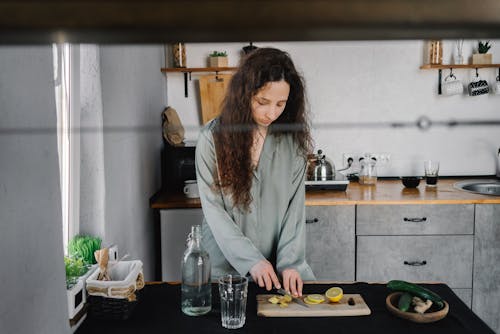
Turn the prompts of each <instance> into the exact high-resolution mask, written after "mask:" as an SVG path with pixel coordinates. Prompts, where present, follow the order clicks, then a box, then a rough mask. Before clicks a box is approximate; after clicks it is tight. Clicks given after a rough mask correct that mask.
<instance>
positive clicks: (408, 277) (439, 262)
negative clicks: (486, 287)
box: [357, 235, 474, 288]
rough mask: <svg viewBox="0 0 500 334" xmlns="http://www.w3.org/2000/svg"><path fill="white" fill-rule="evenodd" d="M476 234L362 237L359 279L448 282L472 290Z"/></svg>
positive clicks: (372, 280)
mask: <svg viewBox="0 0 500 334" xmlns="http://www.w3.org/2000/svg"><path fill="white" fill-rule="evenodd" d="M473 238H474V237H473V236H472V235H447V236H436V235H433V236H429V235H428V236H420V235H419V236H407V235H405V236H358V237H357V241H358V259H357V268H358V271H357V273H358V280H362V281H369V282H376V281H388V280H391V279H402V280H405V281H420V282H422V281H438V282H445V283H446V284H447V285H448V286H450V287H451V288H472V251H473V244H474V240H473Z"/></svg>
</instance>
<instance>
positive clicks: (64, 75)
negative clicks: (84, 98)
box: [53, 44, 80, 253]
mask: <svg viewBox="0 0 500 334" xmlns="http://www.w3.org/2000/svg"><path fill="white" fill-rule="evenodd" d="M77 52H78V47H77V46H73V45H70V44H54V45H53V57H54V82H55V97H56V112H57V146H58V153H59V171H60V185H61V209H62V210H61V211H62V212H61V215H62V225H63V226H62V229H63V244H64V252H65V253H66V252H67V245H68V241H69V239H70V238H71V237H72V236H74V235H75V234H77V233H78V217H79V212H78V209H79V204H78V203H79V184H80V182H79V181H80V180H79V109H78V104H77V103H76V102H77V100H78V99H77V97H78V94H75V93H77V90H76V89H75V88H77V87H78V85H77V84H76V83H77V82H78V81H77V80H75V79H78V71H76V69H77V68H78V67H77V65H78V60H79V59H78V57H76V56H77V55H78V53H77Z"/></svg>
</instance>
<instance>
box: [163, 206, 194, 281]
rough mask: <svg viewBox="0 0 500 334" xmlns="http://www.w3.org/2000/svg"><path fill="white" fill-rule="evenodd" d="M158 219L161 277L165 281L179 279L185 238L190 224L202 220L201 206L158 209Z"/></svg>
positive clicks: (189, 229)
mask: <svg viewBox="0 0 500 334" xmlns="http://www.w3.org/2000/svg"><path fill="white" fill-rule="evenodd" d="M160 219H161V279H162V281H167V282H172V281H180V280H181V259H182V254H183V253H184V250H185V249H186V238H187V236H188V234H189V232H191V226H193V225H197V224H199V225H201V223H202V222H203V211H202V210H201V208H200V209H168V210H160Z"/></svg>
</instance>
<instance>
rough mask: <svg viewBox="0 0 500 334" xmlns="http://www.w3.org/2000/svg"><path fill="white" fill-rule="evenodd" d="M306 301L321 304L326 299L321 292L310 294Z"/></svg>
mask: <svg viewBox="0 0 500 334" xmlns="http://www.w3.org/2000/svg"><path fill="white" fill-rule="evenodd" d="M305 299H306V302H307V301H308V302H310V303H311V304H320V303H322V302H324V301H325V297H324V296H323V295H319V294H312V295H308V296H307V297H306V298H305Z"/></svg>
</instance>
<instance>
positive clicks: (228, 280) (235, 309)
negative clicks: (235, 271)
mask: <svg viewBox="0 0 500 334" xmlns="http://www.w3.org/2000/svg"><path fill="white" fill-rule="evenodd" d="M247 290H248V278H246V277H242V276H239V275H224V276H222V277H220V278H219V294H220V311H221V312H220V315H221V322H222V327H224V328H229V329H236V328H241V327H243V325H245V320H246V307H247Z"/></svg>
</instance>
